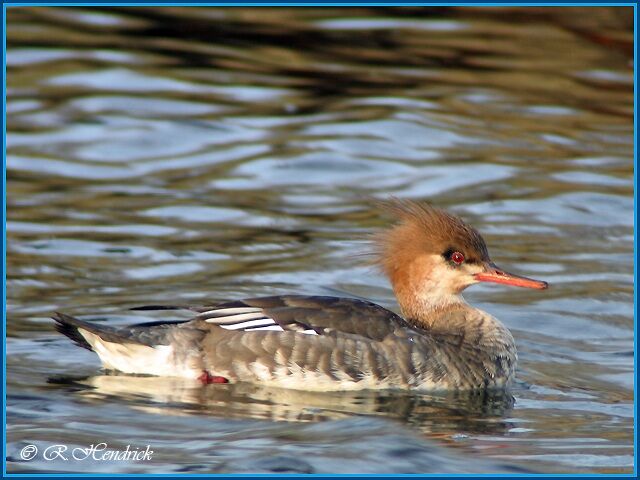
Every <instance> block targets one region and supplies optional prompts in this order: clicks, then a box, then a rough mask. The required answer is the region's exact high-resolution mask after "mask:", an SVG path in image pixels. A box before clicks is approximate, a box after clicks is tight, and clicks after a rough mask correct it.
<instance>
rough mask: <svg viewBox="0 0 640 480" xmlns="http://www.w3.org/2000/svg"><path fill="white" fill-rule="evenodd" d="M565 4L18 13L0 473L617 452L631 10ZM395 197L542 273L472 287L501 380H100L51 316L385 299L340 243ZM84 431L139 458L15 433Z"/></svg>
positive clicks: (524, 458) (510, 459)
mask: <svg viewBox="0 0 640 480" xmlns="http://www.w3.org/2000/svg"><path fill="white" fill-rule="evenodd" d="M585 12H586V11H585V10H580V9H564V8H553V9H551V8H548V9H544V8H537V9H515V8H512V9H503V10H496V9H484V8H482V9H473V10H472V9H468V8H466V9H465V8H459V9H455V8H446V9H442V8H440V9H434V8H423V9H415V8H404V9H397V8H386V9H372V10H367V9H359V8H342V9H330V8H324V9H318V8H316V9H313V8H311V9H287V10H283V9H242V8H232V9H223V8H209V9H200V8H198V9H196V8H173V7H171V8H156V9H153V10H149V9H138V8H135V9H134V8H105V9H69V8H31V9H29V8H10V9H9V10H8V34H7V35H8V36H7V48H8V51H7V188H8V195H7V217H8V218H7V220H8V222H7V231H8V233H7V237H8V238H7V251H8V256H7V263H8V269H7V309H8V315H7V317H8V322H7V336H8V342H7V347H8V354H9V356H8V359H7V362H8V365H7V372H8V380H7V383H8V385H7V388H8V412H7V421H8V425H7V430H8V432H7V437H8V442H9V445H8V450H7V451H8V454H9V471H45V470H47V469H51V468H53V469H55V470H59V471H65V470H69V469H72V470H73V469H74V468H78V471H96V472H99V471H110V470H112V469H119V470H118V471H123V472H125V471H127V472H155V473H158V472H163V471H183V472H231V471H235V472H250V471H253V472H257V471H271V472H273V471H281V472H282V471H290V472H360V471H362V472H381V473H382V472H396V473H402V472H465V471H473V470H469V468H471V467H474V468H476V469H477V470H480V471H505V472H514V471H517V469H522V468H524V469H526V470H532V471H561V472H568V471H571V472H576V471H580V472H603V471H608V472H619V471H625V472H629V471H631V468H632V464H633V446H632V444H633V400H634V399H633V382H634V375H633V291H634V285H633V276H632V272H633V228H634V219H633V70H632V69H633V65H632V46H633V33H632V32H633V29H632V25H633V24H632V10H631V9H630V8H602V9H595V8H590V9H589V10H588V13H585ZM390 194H392V195H397V196H400V197H409V198H417V199H429V200H431V201H432V202H434V203H436V204H438V205H441V206H444V207H447V208H450V209H451V210H453V211H455V212H458V213H461V214H462V215H463V216H464V217H465V218H467V219H468V220H469V221H470V222H472V223H473V224H474V225H475V226H477V227H478V228H479V229H480V230H481V231H482V232H483V233H484V235H485V238H486V239H487V241H488V244H489V248H490V251H491V253H492V256H493V258H494V260H495V261H496V262H498V263H499V264H501V265H504V266H505V268H507V267H508V268H509V269H512V270H514V271H519V272H522V273H525V274H527V273H529V274H531V275H533V274H535V275H536V276H540V277H544V279H545V280H548V281H549V282H550V283H551V285H552V288H551V289H549V290H548V291H545V292H530V291H513V290H507V289H503V288H500V287H495V286H494V287H474V288H473V289H471V290H469V291H468V293H467V295H466V298H467V299H468V300H469V301H470V302H472V303H474V304H476V305H478V306H479V307H481V308H483V309H485V310H487V311H489V312H490V313H492V314H495V315H496V316H498V317H499V318H500V319H502V320H503V321H504V322H505V323H506V324H507V325H508V326H509V328H510V329H511V330H512V331H513V333H514V336H515V337H516V341H517V343H518V348H519V353H520V367H519V373H518V376H519V382H518V384H517V385H516V388H515V389H514V391H513V392H512V393H513V395H514V397H515V403H512V402H511V401H510V400H509V399H505V398H502V399H495V398H492V399H480V400H479V399H477V398H475V399H468V398H460V396H455V395H454V396H445V397H437V396H426V395H410V394H388V393H387V394H381V393H377V394H374V393H361V394H357V395H353V394H349V395H346V394H344V395H318V394H304V393H299V392H298V393H292V392H282V391H273V390H269V389H264V388H259V387H254V386H247V385H234V386H224V387H219V386H208V387H196V386H190V385H178V384H177V383H176V382H177V381H176V380H175V379H156V378H138V377H133V378H132V377H124V378H123V377H121V376H106V375H101V374H100V372H99V370H98V369H97V365H98V363H97V361H96V359H95V358H94V356H93V355H92V354H91V353H89V352H86V351H84V350H81V349H77V348H76V347H74V346H73V345H72V344H71V343H70V342H68V341H67V340H66V339H64V338H62V337H61V336H59V335H57V334H56V333H55V332H54V331H53V329H52V325H51V322H50V320H49V319H48V316H49V315H50V313H51V312H52V311H54V310H56V309H61V310H65V311H68V312H69V313H71V314H78V315H86V316H93V318H96V319H104V320H105V321H109V322H110V323H113V324H126V323H130V322H134V321H137V320H140V315H136V314H133V313H132V312H127V309H128V308H130V307H132V306H136V305H141V304H153V303H167V302H169V303H188V302H204V301H207V302H211V301H216V300H222V299H233V298H241V297H243V296H258V295H268V294H278V293H313V294H332V295H354V296H361V297H365V298H369V299H371V300H373V301H376V302H378V303H381V304H383V305H385V306H387V307H390V308H394V305H395V303H394V300H393V295H392V292H391V291H390V289H389V286H388V284H387V282H386V281H385V280H384V279H383V278H382V277H381V276H380V275H379V274H378V273H377V272H375V271H374V270H372V269H371V268H368V267H366V266H363V265H361V263H360V258H359V257H358V254H359V253H360V252H361V251H362V248H363V243H362V239H363V237H364V236H365V235H366V234H367V233H369V232H371V231H373V230H374V229H376V228H380V227H381V226H383V225H384V222H385V220H383V218H382V217H381V215H380V213H379V212H378V211H376V209H375V208H374V206H373V205H372V202H371V198H372V197H378V198H383V197H385V196H387V195H390ZM178 383H180V382H178ZM509 398H510V397H509ZM96 441H106V442H108V443H110V444H114V445H116V444H122V445H124V444H126V443H127V442H131V443H138V444H146V443H151V444H152V445H154V446H155V447H156V449H157V450H158V452H159V453H158V456H157V457H156V460H155V462H154V463H153V465H151V464H145V465H141V464H136V465H131V464H128V465H115V466H114V465H102V464H99V463H95V464H92V465H91V466H90V467H87V465H81V466H77V467H73V466H70V465H51V464H48V463H47V462H44V461H40V462H38V461H33V462H30V463H26V462H22V461H20V460H19V457H18V451H19V450H20V448H22V446H24V445H26V444H28V443H37V444H42V445H45V444H47V442H53V443H65V442H66V443H70V444H71V443H74V442H77V443H78V444H83V442H84V444H88V443H92V442H93V443H95V442H96ZM122 442H125V443H122ZM178 445H179V446H181V448H178V449H177V448H176V446H178ZM403 445H404V446H406V448H405V449H404V452H403V451H401V450H398V447H399V446H403ZM320 452H321V453H320ZM470 456H473V458H474V460H473V462H469V458H470ZM247 458H250V459H251V460H250V461H247ZM476 462H477V463H476ZM470 463H472V465H470ZM87 469H88V470H87Z"/></svg>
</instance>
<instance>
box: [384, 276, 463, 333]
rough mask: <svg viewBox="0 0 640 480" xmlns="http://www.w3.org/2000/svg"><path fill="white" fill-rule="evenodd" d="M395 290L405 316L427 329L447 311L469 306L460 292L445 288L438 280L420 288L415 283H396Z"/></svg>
mask: <svg viewBox="0 0 640 480" xmlns="http://www.w3.org/2000/svg"><path fill="white" fill-rule="evenodd" d="M394 292H395V294H396V298H397V299H398V303H399V305H400V310H401V311H402V315H403V316H404V318H406V319H407V320H409V321H410V322H411V323H414V324H416V325H417V326H419V327H422V328H426V329H430V328H432V327H433V326H434V322H436V321H437V319H438V318H441V317H442V315H443V313H446V312H447V311H450V310H456V309H458V308H460V307H463V308H469V305H468V304H467V302H465V300H464V298H462V296H461V295H460V294H459V293H451V291H449V290H444V289H443V288H442V286H441V285H439V284H438V282H433V283H432V284H422V285H420V286H419V288H416V286H415V284H394Z"/></svg>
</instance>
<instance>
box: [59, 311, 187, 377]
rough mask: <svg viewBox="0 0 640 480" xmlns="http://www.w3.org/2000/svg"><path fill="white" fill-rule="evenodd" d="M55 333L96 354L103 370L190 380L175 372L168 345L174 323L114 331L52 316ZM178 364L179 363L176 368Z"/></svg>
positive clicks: (174, 358)
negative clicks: (56, 331) (178, 377)
mask: <svg viewBox="0 0 640 480" xmlns="http://www.w3.org/2000/svg"><path fill="white" fill-rule="evenodd" d="M52 318H53V319H54V320H55V322H56V325H55V327H56V330H58V331H59V332H60V333H62V334H63V335H65V336H67V337H69V338H70V339H71V340H73V342H74V343H75V344H76V345H78V346H80V347H82V348H86V349H87V350H91V351H93V352H95V353H97V354H98V357H100V361H101V362H102V365H103V366H104V368H106V369H109V370H119V371H121V372H124V373H135V374H147V375H170V376H192V374H191V372H187V373H188V374H185V372H182V371H181V370H182V369H180V368H178V370H180V371H178V370H176V367H179V366H178V365H176V356H175V355H174V353H175V352H174V347H173V345H172V342H171V338H170V337H171V330H172V329H173V328H175V322H167V323H164V324H158V323H156V324H155V325H153V326H150V325H144V326H133V327H125V328H119V329H115V328H113V327H107V326H103V325H96V324H94V323H91V322H86V321H84V320H80V319H77V318H74V317H72V316H70V315H66V314H64V313H59V312H56V313H55V314H54V315H53V316H52ZM181 365H182V362H180V366H181Z"/></svg>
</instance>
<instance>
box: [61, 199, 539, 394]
mask: <svg viewBox="0 0 640 480" xmlns="http://www.w3.org/2000/svg"><path fill="white" fill-rule="evenodd" d="M388 207H389V209H390V210H391V211H392V213H394V215H395V217H396V218H397V223H396V224H395V225H394V226H393V227H392V228H390V229H389V230H386V231H383V232H382V233H379V234H378V235H376V236H375V237H374V242H375V245H376V247H377V248H376V252H375V253H376V259H377V263H378V264H379V265H380V267H381V268H382V270H383V271H384V273H385V274H386V275H387V277H388V278H389V280H390V281H391V284H392V285H393V290H394V292H395V295H396V298H397V299H398V303H399V305H400V310H401V312H402V316H399V315H397V314H395V313H393V312H391V311H389V310H387V309H385V308H383V307H381V306H379V305H376V304H374V303H371V302H367V301H362V300H356V299H352V298H338V297H325V296H302V295H281V296H280V295H279V296H272V297H262V298H250V299H247V300H239V301H232V302H226V303H220V304H218V305H213V306H205V307H153V306H151V307H140V308H139V309H142V310H149V311H152V310H158V309H165V310H166V309H178V308H185V309H188V310H191V311H193V312H195V315H194V316H193V318H192V319H191V320H186V321H173V322H164V321H161V322H152V323H146V324H139V325H133V326H130V327H124V328H113V327H106V326H102V325H96V324H94V323H90V322H86V321H83V320H79V319H76V318H73V317H70V316H68V315H65V314H62V313H56V314H55V315H54V317H53V318H54V320H55V321H56V322H57V323H56V328H57V329H58V331H60V332H61V333H63V334H65V335H66V336H68V337H69V338H71V339H72V340H74V341H75V342H76V343H77V344H78V345H80V346H82V347H84V348H87V349H89V350H92V351H94V352H96V353H97V354H98V356H99V357H100V360H101V361H102V365H103V366H104V368H106V369H112V370H118V371H120V372H124V373H129V374H148V375H161V376H177V377H189V378H194V379H199V380H200V381H202V382H204V383H227V382H251V383H260V384H264V385H269V386H275V387H285V388H294V389H300V390H319V391H328V390H359V389H415V390H426V391H435V390H469V389H483V388H488V389H496V388H505V387H507V386H508V384H509V383H510V381H511V380H512V379H513V376H514V372H515V368H516V362H517V353H516V346H515V342H514V340H513V337H512V336H511V333H510V332H509V330H507V328H506V327H505V326H504V325H502V323H500V322H499V321H498V320H497V319H495V318H494V317H492V316H491V315H489V314H488V313H485V312H483V311H481V310H478V309H477V308H473V307H472V306H470V305H469V304H467V303H466V302H465V301H464V299H463V298H462V297H461V295H460V293H461V292H462V291H463V290H464V289H465V288H467V287H468V286H470V285H473V284H474V283H478V282H494V283H502V284H505V285H513V286H518V287H525V288H534V289H544V288H547V283H546V282H541V281H538V280H532V279H529V278H525V277H520V276H517V275H513V274H511V273H507V272H505V271H503V270H501V269H499V268H498V267H497V266H496V265H494V264H493V263H492V262H491V259H490V258H489V253H488V251H487V247H486V245H485V242H484V240H483V238H482V237H481V236H480V234H479V233H478V232H477V231H476V230H475V229H474V228H472V227H470V226H469V225H467V224H465V223H464V222H463V221H462V220H461V219H460V218H458V217H456V216H454V215H451V214H449V213H447V212H445V211H443V210H440V209H437V208H435V207H433V206H430V205H428V204H419V203H414V202H411V201H407V200H394V201H391V202H389V204H388Z"/></svg>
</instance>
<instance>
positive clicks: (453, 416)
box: [49, 374, 515, 433]
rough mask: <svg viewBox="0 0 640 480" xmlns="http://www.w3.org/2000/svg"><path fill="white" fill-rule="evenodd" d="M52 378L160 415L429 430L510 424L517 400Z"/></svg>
mask: <svg viewBox="0 0 640 480" xmlns="http://www.w3.org/2000/svg"><path fill="white" fill-rule="evenodd" d="M49 383H54V384H58V385H61V386H62V385H65V386H67V387H68V388H70V389H72V390H74V391H75V392H76V393H77V394H79V395H81V396H82V397H84V398H86V399H106V398H109V399H117V400H118V401H120V402H123V401H124V402H127V403H128V404H129V405H130V406H132V407H133V408H137V409H142V410H144V411H147V412H150V413H159V414H162V415H167V414H173V415H193V414H207V415H213V416H218V417H222V418H245V419H265V420H272V421H287V422H318V421H325V420H336V419H341V418H346V417H352V416H355V415H365V416H382V417H385V418H390V419H396V420H399V421H402V422H403V423H405V424H408V425H411V426H413V427H415V428H418V429H420V430H421V431H424V432H425V433H426V432H430V433H438V432H439V433H447V432H469V433H481V432H493V433H498V432H501V431H505V430H507V429H509V428H510V427H511V425H510V424H509V423H508V422H507V421H506V420H505V418H506V417H507V415H508V412H509V411H510V410H511V408H512V407H513V405H514V403H515V400H514V398H513V396H511V395H510V394H508V393H505V392H494V393H491V392H448V393H439V394H424V393H415V392H404V391H358V392H327V393H319V392H307V391H301V390H289V389H280V388H270V387H264V386H260V385H253V384H247V383H236V384H215V385H202V384H201V383H200V382H199V381H197V380H189V379H181V378H172V377H152V376H132V375H121V374H117V375H116V374H113V375H109V374H106V375H96V376H91V377H83V378H79V377H70V376H66V377H55V378H51V379H50V380H49Z"/></svg>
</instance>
